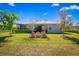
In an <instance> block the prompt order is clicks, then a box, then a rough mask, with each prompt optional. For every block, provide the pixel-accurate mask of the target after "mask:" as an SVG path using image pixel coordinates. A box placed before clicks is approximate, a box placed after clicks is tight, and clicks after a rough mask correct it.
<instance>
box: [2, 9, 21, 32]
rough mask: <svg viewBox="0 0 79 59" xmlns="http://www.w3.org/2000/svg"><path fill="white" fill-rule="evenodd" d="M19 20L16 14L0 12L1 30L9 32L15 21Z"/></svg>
mask: <svg viewBox="0 0 79 59" xmlns="http://www.w3.org/2000/svg"><path fill="white" fill-rule="evenodd" d="M19 18H20V16H19V15H18V14H16V13H13V12H10V11H2V10H0V22H2V23H3V27H2V28H3V30H11V31H12V27H13V25H14V24H15V23H16V21H17V20H18V19H19Z"/></svg>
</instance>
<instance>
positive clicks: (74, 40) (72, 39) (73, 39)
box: [64, 36, 79, 45]
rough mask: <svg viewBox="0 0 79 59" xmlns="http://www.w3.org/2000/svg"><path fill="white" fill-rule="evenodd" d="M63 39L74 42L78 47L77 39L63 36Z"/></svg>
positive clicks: (78, 39) (78, 40)
mask: <svg viewBox="0 0 79 59" xmlns="http://www.w3.org/2000/svg"><path fill="white" fill-rule="evenodd" d="M64 39H68V40H71V41H73V42H75V43H76V44H78V45H79V38H74V37H69V36H64Z"/></svg>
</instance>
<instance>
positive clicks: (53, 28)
mask: <svg viewBox="0 0 79 59" xmlns="http://www.w3.org/2000/svg"><path fill="white" fill-rule="evenodd" d="M40 26H41V28H42V30H44V31H45V32H46V33H63V32H64V31H63V30H62V29H60V28H59V24H58V23H52V22H51V21H38V22H36V21H33V22H29V23H27V24H17V28H18V29H30V30H32V31H33V30H34V29H35V28H37V27H38V28H39V27H40Z"/></svg>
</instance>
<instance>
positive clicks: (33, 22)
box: [27, 21, 58, 24]
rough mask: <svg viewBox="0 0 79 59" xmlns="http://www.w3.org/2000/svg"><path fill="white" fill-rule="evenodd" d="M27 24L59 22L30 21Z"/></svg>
mask: <svg viewBox="0 0 79 59" xmlns="http://www.w3.org/2000/svg"><path fill="white" fill-rule="evenodd" d="M27 24H58V23H56V22H52V21H32V22H28V23H27Z"/></svg>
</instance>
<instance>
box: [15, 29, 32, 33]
mask: <svg viewBox="0 0 79 59" xmlns="http://www.w3.org/2000/svg"><path fill="white" fill-rule="evenodd" d="M31 32H32V31H31V30H29V29H24V30H23V29H22V30H20V29H19V30H16V31H15V33H31Z"/></svg>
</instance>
